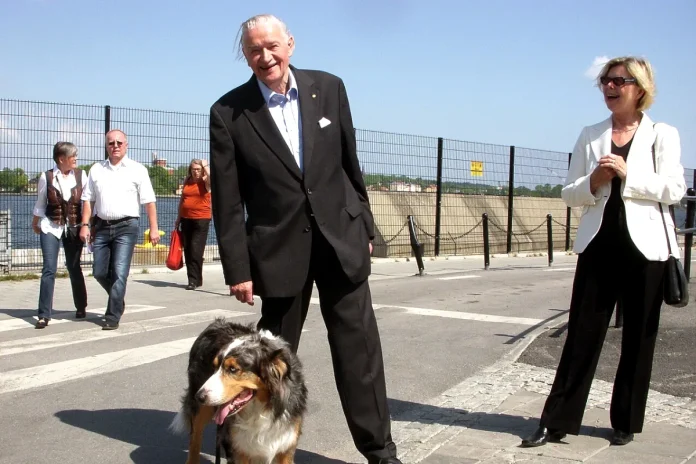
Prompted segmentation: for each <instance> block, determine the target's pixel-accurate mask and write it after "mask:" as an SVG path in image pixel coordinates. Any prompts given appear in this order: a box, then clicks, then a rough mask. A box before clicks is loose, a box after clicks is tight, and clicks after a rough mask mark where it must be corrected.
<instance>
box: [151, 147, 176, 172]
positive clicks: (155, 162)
mask: <svg viewBox="0 0 696 464" xmlns="http://www.w3.org/2000/svg"><path fill="white" fill-rule="evenodd" d="M152 166H153V167H154V166H159V167H161V168H164V169H166V170H167V172H168V173H169V174H174V168H168V167H167V158H160V157H159V156H158V155H157V152H156V151H153V152H152Z"/></svg>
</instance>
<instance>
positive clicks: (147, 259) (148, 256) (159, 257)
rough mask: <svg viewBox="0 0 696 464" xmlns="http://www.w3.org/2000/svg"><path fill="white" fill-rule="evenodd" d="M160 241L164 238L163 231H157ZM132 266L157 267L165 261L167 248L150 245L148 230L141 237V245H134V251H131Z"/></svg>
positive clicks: (165, 246)
mask: <svg viewBox="0 0 696 464" xmlns="http://www.w3.org/2000/svg"><path fill="white" fill-rule="evenodd" d="M159 236H160V239H161V238H162V237H164V231H162V230H160V231H159ZM133 251H134V253H133V261H132V262H133V264H134V265H136V266H137V265H141V266H142V265H157V266H161V265H163V264H164V262H165V261H166V260H167V254H168V252H169V247H168V246H167V245H162V244H159V243H158V244H157V245H154V246H153V245H152V242H151V241H150V229H147V230H146V231H145V234H144V237H143V243H139V244H137V245H135V250H133Z"/></svg>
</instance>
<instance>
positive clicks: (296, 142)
mask: <svg viewBox="0 0 696 464" xmlns="http://www.w3.org/2000/svg"><path fill="white" fill-rule="evenodd" d="M289 74H290V76H289V79H288V90H287V93H286V94H285V95H281V94H279V93H276V92H274V91H273V90H271V89H269V88H268V86H266V84H264V83H263V82H261V81H260V80H259V79H258V78H257V79H256V82H258V84H259V89H260V90H261V94H262V95H263V98H264V99H265V100H266V104H267V105H268V110H269V111H270V112H271V117H272V118H273V121H274V122H275V124H276V126H277V127H278V130H279V131H280V134H281V135H282V136H283V139H284V140H285V143H286V144H287V146H288V148H289V149H290V153H292V156H294V157H295V161H297V166H299V168H300V171H303V170H304V166H303V162H302V120H301V119H300V101H299V91H298V89H297V82H296V81H295V76H294V75H293V74H292V71H289Z"/></svg>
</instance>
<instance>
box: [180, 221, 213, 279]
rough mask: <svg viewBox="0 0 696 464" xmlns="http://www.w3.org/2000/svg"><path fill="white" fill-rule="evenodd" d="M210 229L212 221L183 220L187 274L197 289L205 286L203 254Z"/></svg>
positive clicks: (182, 233) (182, 231) (182, 228)
mask: <svg viewBox="0 0 696 464" xmlns="http://www.w3.org/2000/svg"><path fill="white" fill-rule="evenodd" d="M209 227H210V219H188V218H182V219H181V235H182V238H183V241H184V243H183V245H184V262H185V263H186V274H187V275H188V283H189V284H191V285H195V286H196V287H200V286H201V285H203V252H204V251H205V242H206V241H207V240H208V228H209Z"/></svg>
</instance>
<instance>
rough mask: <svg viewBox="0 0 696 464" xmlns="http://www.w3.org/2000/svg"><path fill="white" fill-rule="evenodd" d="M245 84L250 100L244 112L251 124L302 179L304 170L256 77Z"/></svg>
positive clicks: (291, 170) (299, 178)
mask: <svg viewBox="0 0 696 464" xmlns="http://www.w3.org/2000/svg"><path fill="white" fill-rule="evenodd" d="M245 85H246V86H247V89H246V92H245V93H246V95H248V96H249V101H248V103H247V105H246V109H245V110H244V114H245V115H246V117H247V118H248V119H249V122H251V125H252V126H254V130H255V131H256V132H257V133H258V134H259V137H260V138H261V140H263V141H264V143H265V144H266V145H268V148H270V149H271V151H272V152H273V153H275V154H276V156H278V158H280V160H281V161H282V162H283V164H284V165H285V166H286V167H287V168H288V170H289V171H290V172H291V173H292V174H293V175H294V176H295V177H297V179H298V180H302V171H300V168H299V166H298V165H297V161H295V157H294V156H292V153H291V152H290V149H289V148H288V145H287V144H286V143H285V140H284V139H283V136H282V134H281V133H280V131H279V130H278V127H277V126H276V124H275V121H273V117H272V116H271V112H270V111H269V110H268V105H267V104H266V100H264V98H263V95H261V90H259V86H258V83H257V82H256V77H255V76H252V77H251V79H249V81H248V82H247V83H246V84H245ZM303 122H304V121H303Z"/></svg>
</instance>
